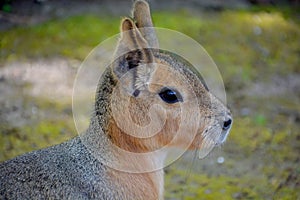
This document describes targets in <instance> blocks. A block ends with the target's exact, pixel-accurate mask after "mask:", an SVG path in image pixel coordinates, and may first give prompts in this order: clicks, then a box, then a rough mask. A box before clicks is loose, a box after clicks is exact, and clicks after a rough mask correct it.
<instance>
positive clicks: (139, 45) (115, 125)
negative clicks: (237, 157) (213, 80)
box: [96, 0, 232, 153]
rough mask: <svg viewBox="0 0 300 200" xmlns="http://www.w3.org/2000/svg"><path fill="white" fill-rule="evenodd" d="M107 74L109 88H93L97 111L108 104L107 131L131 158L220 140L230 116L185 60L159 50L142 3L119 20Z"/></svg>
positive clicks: (207, 146) (208, 147)
mask: <svg viewBox="0 0 300 200" xmlns="http://www.w3.org/2000/svg"><path fill="white" fill-rule="evenodd" d="M191 53H192V52H191ZM109 71H110V72H109V74H110V75H109V77H110V76H111V77H112V78H110V80H113V81H111V82H113V84H112V85H113V87H111V88H110V89H107V87H105V88H106V89H105V88H103V87H99V88H98V97H97V101H98V102H97V103H96V110H99V109H100V108H99V106H104V104H103V103H101V102H100V101H107V99H108V101H109V105H105V106H106V107H109V109H108V110H109V117H108V118H109V120H108V123H107V128H106V130H107V132H108V134H109V137H108V138H110V140H111V142H112V143H113V144H115V145H117V146H118V147H119V148H121V149H124V150H126V151H129V152H134V153H147V152H152V151H157V150H159V149H161V148H171V147H179V148H183V149H186V150H187V149H190V150H196V149H206V150H207V152H209V151H210V150H211V149H212V148H213V147H215V146H218V145H220V144H222V143H223V142H224V141H225V139H226V137H227V135H228V132H229V129H230V127H231V124H232V119H231V114H230V111H229V110H228V109H227V108H226V106H225V105H224V104H223V103H222V102H221V101H219V100H218V99H217V98H216V97H215V96H214V95H213V94H212V93H211V91H210V90H209V88H208V87H207V86H206V84H205V82H204V81H203V79H202V78H201V75H200V73H199V72H197V70H196V69H195V68H193V66H192V65H191V64H189V62H188V61H186V60H185V59H184V58H182V57H180V56H178V55H176V54H173V53H172V52H168V51H164V50H160V49H159V42H158V38H157V36H156V32H155V29H154V28H153V24H152V20H151V15H150V10H149V7H148V4H147V3H146V2H145V1H142V0H139V1H136V2H135V5H134V9H133V19H130V18H125V19H123V20H122V22H121V38H120V40H119V43H118V46H117V48H116V52H115V59H114V61H113V62H112V64H111V68H110V69H109ZM103 81H104V82H105V81H108V80H103ZM100 85H101V83H100ZM102 85H103V84H102ZM105 85H107V84H106V83H105ZM101 96H109V98H101ZM97 106H98V107H97Z"/></svg>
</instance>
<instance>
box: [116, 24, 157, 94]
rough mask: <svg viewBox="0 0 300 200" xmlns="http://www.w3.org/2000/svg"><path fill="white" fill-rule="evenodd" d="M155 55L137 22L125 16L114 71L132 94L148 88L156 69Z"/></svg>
mask: <svg viewBox="0 0 300 200" xmlns="http://www.w3.org/2000/svg"><path fill="white" fill-rule="evenodd" d="M153 60H154V56H153V53H152V50H151V49H150V48H149V44H148V42H147V40H146V39H145V38H144V37H143V36H142V34H141V32H140V31H139V29H138V28H137V27H136V25H135V23H134V22H133V21H132V20H131V19H129V18H125V19H124V20H122V23H121V38H120V41H119V44H118V46H117V50H116V53H115V62H114V63H113V65H112V68H113V72H114V74H115V75H116V77H117V79H118V80H119V81H121V84H122V86H123V87H124V88H125V89H126V90H127V91H128V92H129V93H131V94H132V95H134V96H137V95H138V94H139V91H141V90H144V89H147V86H148V83H149V79H150V78H151V75H152V73H153V71H154V65H153Z"/></svg>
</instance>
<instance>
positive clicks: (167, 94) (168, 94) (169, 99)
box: [159, 88, 182, 104]
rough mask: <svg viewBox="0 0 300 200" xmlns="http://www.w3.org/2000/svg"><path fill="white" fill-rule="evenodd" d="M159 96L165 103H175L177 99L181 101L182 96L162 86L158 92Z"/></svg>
mask: <svg viewBox="0 0 300 200" xmlns="http://www.w3.org/2000/svg"><path fill="white" fill-rule="evenodd" d="M159 96H160V98H161V99H162V100H163V101H164V102H166V103H170V104H173V103H177V102H178V101H182V97H181V95H180V94H179V92H177V91H176V90H173V89H169V88H163V89H162V90H161V92H160V93H159Z"/></svg>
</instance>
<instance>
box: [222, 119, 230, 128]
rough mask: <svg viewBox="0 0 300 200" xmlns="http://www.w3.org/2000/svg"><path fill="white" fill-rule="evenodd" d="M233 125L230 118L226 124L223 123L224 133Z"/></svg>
mask: <svg viewBox="0 0 300 200" xmlns="http://www.w3.org/2000/svg"><path fill="white" fill-rule="evenodd" d="M231 124H232V119H231V118H228V119H227V120H226V121H224V123H223V130H224V131H227V130H228V129H230V127H231Z"/></svg>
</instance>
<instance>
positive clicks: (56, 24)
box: [0, 0, 300, 199]
mask: <svg viewBox="0 0 300 200" xmlns="http://www.w3.org/2000/svg"><path fill="white" fill-rule="evenodd" d="M149 2H150V5H151V7H152V10H153V20H154V23H155V25H156V26H157V27H164V28H170V29H173V30H177V31H180V32H183V33H185V34H186V35H188V36H190V37H192V38H193V39H195V40H196V41H198V42H199V43H200V44H201V45H202V46H203V47H204V48H205V49H206V50H207V52H208V53H209V54H210V55H211V57H212V58H213V60H214V61H215V62H216V64H217V66H218V67H219V70H220V72H221V74H222V76H223V80H224V84H225V87H226V92H227V102H228V105H229V107H230V108H231V109H232V111H233V116H234V124H233V128H232V131H231V133H230V135H229V137H228V141H227V142H226V144H225V145H224V146H223V147H222V148H218V149H216V150H215V151H213V152H212V153H211V154H210V155H209V156H208V157H207V158H205V159H202V160H198V159H197V158H196V157H197V155H196V154H195V152H191V153H187V154H186V155H184V156H183V157H182V158H181V159H180V160H178V162H176V163H174V164H172V165H171V166H169V167H167V168H166V182H165V191H166V192H165V198H166V199H300V190H299V188H300V131H299V128H300V62H299V61H300V9H299V5H300V2H299V0H278V1H277V0H228V1H222V0H212V1H208V0H186V1H181V0H170V1H159V0H149ZM131 5H132V1H130V0H128V1H125V0H122V1H121V0H110V1H109V0H88V1H83V0H75V1H66V0H61V1H59V0H34V1H33V0H32V1H31V0H2V1H0V10H1V11H0V161H4V160H7V159H10V158H13V157H15V156H17V155H20V154H23V153H25V152H29V151H32V150H36V149H39V148H43V147H47V146H50V145H54V144H58V143H61V142H63V141H65V140H67V139H69V138H72V137H74V136H76V135H77V133H76V131H75V126H74V122H73V118H72V99H71V95H72V87H73V81H74V79H75V75H76V71H77V69H78V68H79V67H80V64H81V62H82V61H83V60H84V58H85V57H86V56H87V54H88V53H89V52H90V51H91V50H92V49H93V48H94V47H95V46H96V45H98V44H99V43H100V42H101V41H103V40H105V39H106V38H108V37H110V36H112V35H114V34H117V33H118V32H119V22H120V19H121V18H122V16H128V15H129V13H130V10H131Z"/></svg>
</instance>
